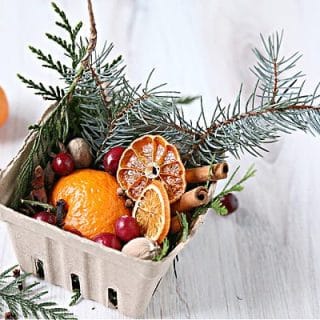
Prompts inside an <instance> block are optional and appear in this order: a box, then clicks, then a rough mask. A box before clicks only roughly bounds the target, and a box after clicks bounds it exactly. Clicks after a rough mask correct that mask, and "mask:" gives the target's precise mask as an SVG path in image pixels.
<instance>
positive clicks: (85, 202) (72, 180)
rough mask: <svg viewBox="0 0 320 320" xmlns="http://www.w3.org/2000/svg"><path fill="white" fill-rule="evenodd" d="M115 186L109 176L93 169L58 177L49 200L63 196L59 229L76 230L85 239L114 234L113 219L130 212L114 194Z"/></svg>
mask: <svg viewBox="0 0 320 320" xmlns="http://www.w3.org/2000/svg"><path fill="white" fill-rule="evenodd" d="M118 188H119V185H118V183H117V181H116V179H115V178H114V177H113V176H111V175H110V174H108V173H106V172H103V171H98V170H93V169H80V170H77V171H75V172H73V173H72V174H70V175H68V176H65V177H62V178H60V179H59V180H58V181H57V183H56V184H55V186H54V188H53V192H52V202H53V204H56V202H57V201H58V200H59V199H63V200H65V201H66V203H67V210H68V211H67V215H66V217H65V221H64V227H63V228H64V229H65V230H70V231H72V230H77V231H80V232H81V234H82V235H83V236H84V237H87V238H93V237H94V236H96V235H98V234H99V233H102V232H111V233H114V231H115V229H114V224H115V222H116V220H117V219H118V218H119V217H120V216H122V215H130V214H131V213H130V210H129V209H128V208H126V207H125V200H124V199H123V197H120V196H118V195H117V189H118Z"/></svg>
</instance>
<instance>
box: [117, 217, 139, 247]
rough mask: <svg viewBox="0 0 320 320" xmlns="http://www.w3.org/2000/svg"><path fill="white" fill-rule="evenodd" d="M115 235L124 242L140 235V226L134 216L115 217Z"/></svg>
mask: <svg viewBox="0 0 320 320" xmlns="http://www.w3.org/2000/svg"><path fill="white" fill-rule="evenodd" d="M115 227H116V236H117V237H118V238H120V239H121V240H122V241H124V242H128V241H130V240H132V239H134V238H138V237H140V228H139V225H138V224H137V221H136V219H135V218H133V217H130V216H122V217H120V218H118V219H117V221H116V224H115Z"/></svg>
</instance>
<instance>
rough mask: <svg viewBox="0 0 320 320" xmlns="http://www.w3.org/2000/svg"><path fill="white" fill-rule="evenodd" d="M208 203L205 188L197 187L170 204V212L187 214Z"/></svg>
mask: <svg viewBox="0 0 320 320" xmlns="http://www.w3.org/2000/svg"><path fill="white" fill-rule="evenodd" d="M207 203H208V190H207V188H205V187H197V188H194V189H192V190H190V191H187V192H185V193H184V194H183V195H182V197H181V198H180V199H179V200H178V201H177V202H175V203H173V204H172V206H171V210H172V212H176V211H178V212H188V211H191V210H192V209H194V208H197V207H200V206H202V205H204V204H207Z"/></svg>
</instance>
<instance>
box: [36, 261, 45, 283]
mask: <svg viewBox="0 0 320 320" xmlns="http://www.w3.org/2000/svg"><path fill="white" fill-rule="evenodd" d="M34 266H35V270H36V275H37V276H38V277H39V278H40V279H44V268H43V262H42V261H41V260H40V259H35V260H34Z"/></svg>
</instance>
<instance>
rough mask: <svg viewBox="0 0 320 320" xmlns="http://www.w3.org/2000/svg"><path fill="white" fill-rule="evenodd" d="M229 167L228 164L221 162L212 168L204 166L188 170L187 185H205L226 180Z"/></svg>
mask: <svg viewBox="0 0 320 320" xmlns="http://www.w3.org/2000/svg"><path fill="white" fill-rule="evenodd" d="M228 171H229V167H228V164H227V163H226V162H219V163H216V164H214V165H212V166H203V167H197V168H191V169H187V170H186V180H187V183H203V182H206V181H217V180H221V179H225V178H226V177H227V175H228Z"/></svg>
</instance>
